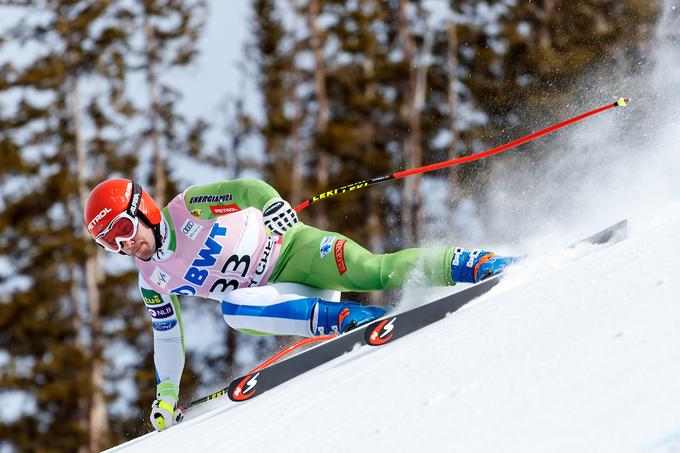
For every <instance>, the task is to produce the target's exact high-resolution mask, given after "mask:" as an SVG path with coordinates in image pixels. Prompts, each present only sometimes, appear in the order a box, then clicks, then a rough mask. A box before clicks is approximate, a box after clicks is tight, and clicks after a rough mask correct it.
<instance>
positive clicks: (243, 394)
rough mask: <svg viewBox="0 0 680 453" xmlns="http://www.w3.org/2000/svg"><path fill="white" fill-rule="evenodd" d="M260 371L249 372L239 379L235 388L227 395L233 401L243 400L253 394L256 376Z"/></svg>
mask: <svg viewBox="0 0 680 453" xmlns="http://www.w3.org/2000/svg"><path fill="white" fill-rule="evenodd" d="M259 375H260V373H257V374H256V375H254V376H253V375H252V374H249V375H248V376H246V377H244V378H243V379H241V382H239V383H238V385H237V386H236V388H234V390H233V391H232V392H231V394H230V395H229V397H230V398H231V399H232V400H233V401H245V400H247V399H249V398H251V397H252V396H253V395H255V392H256V390H255V386H256V385H257V377H258V376H259Z"/></svg>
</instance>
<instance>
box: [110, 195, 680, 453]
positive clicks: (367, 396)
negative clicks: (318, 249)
mask: <svg viewBox="0 0 680 453" xmlns="http://www.w3.org/2000/svg"><path fill="white" fill-rule="evenodd" d="M605 226H607V225H606V224H603V225H599V226H597V227H594V228H593V231H595V230H596V229H597V228H598V227H605ZM563 239H564V241H565V243H570V242H574V241H575V240H577V239H579V238H578V237H564V238H563ZM589 247H590V248H589ZM430 296H431V294H430ZM119 449H120V450H123V451H126V452H127V451H140V452H164V453H167V452H171V451H178V452H187V451H220V452H223V451H234V452H238V451H248V452H308V451H310V452H311V451H325V452H348V451H350V452H354V451H397V452H412V451H420V452H450V451H460V452H534V451H535V452H570V453H572V452H677V451H680V206H679V205H671V206H668V207H667V208H666V209H665V211H664V212H659V213H658V215H657V216H656V217H654V218H651V219H646V220H644V221H638V222H631V225H630V235H629V238H628V239H626V240H625V241H623V242H620V243H618V244H615V245H612V246H610V247H607V248H602V249H599V250H593V248H592V246H586V247H581V248H580V249H577V250H571V251H559V250H557V249H554V250H553V251H552V252H548V253H545V254H543V255H540V256H534V257H530V258H529V259H527V260H526V261H525V262H524V264H523V265H521V266H516V267H515V269H513V270H512V271H510V272H508V274H507V275H506V277H505V278H504V280H503V281H502V282H501V284H500V285H499V286H497V287H496V288H494V289H493V290H492V291H491V292H490V293H489V294H487V295H485V296H482V297H481V298H480V299H478V300H477V301H475V302H473V303H471V304H470V305H468V306H466V307H464V308H463V309H461V310H460V311H458V312H456V313H455V314H452V315H450V316H449V317H448V318H447V319H445V320H443V321H440V322H438V323H436V324H434V325H432V326H430V327H428V328H425V329H423V330H421V331H418V332H416V333H414V334H412V335H410V336H408V337H405V338H403V339H401V340H398V341H396V342H395V343H392V344H388V345H386V346H384V347H382V348H373V349H372V348H370V347H362V348H358V349H356V350H354V351H353V352H351V353H349V354H346V355H344V356H343V357H340V358H339V359H336V360H335V361H333V362H331V363H328V364H327V365H325V366H323V367H321V368H318V369H316V370H313V371H311V372H309V373H307V374H305V375H303V376H300V377H298V378H296V379H294V380H293V381H290V382H288V383H287V384H284V385H282V386H281V387H279V388H277V389H274V390H272V391H269V392H267V393H265V394H263V395H261V396H259V397H257V398H255V399H253V400H251V401H248V402H245V403H240V404H235V403H231V402H230V401H228V400H226V398H225V399H224V400H222V401H215V402H214V406H213V407H212V408H211V409H210V410H208V411H206V412H204V413H202V414H199V415H194V416H193V417H192V418H190V419H188V420H186V421H185V422H183V423H182V424H180V425H178V426H175V427H173V428H171V429H169V430H167V431H165V432H162V433H151V434H149V435H146V436H143V437H141V438H139V439H136V440H133V441H131V442H128V443H127V444H124V445H122V446H120V447H119Z"/></svg>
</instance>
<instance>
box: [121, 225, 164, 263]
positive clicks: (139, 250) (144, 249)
mask: <svg viewBox="0 0 680 453" xmlns="http://www.w3.org/2000/svg"><path fill="white" fill-rule="evenodd" d="M122 245H123V253H125V254H126V255H130V256H136V257H137V258H139V259H140V260H144V261H147V260H148V259H150V258H151V255H153V252H154V251H155V249H156V238H155V237H154V235H153V230H151V228H149V227H148V226H146V224H145V223H144V222H142V221H140V222H139V224H138V226H137V234H135V235H134V236H133V237H132V238H130V239H128V240H127V241H123V242H122Z"/></svg>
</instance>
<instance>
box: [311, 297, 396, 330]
mask: <svg viewBox="0 0 680 453" xmlns="http://www.w3.org/2000/svg"><path fill="white" fill-rule="evenodd" d="M388 311H389V308H387V307H376V306H370V305H369V306H365V305H360V304H358V303H357V302H330V301H327V300H321V299H320V300H319V302H317V304H316V306H315V307H314V311H313V313H312V332H314V334H315V335H328V334H330V333H333V332H335V333H344V332H349V331H350V330H352V329H355V328H357V327H359V326H361V325H363V324H366V323H368V322H371V321H373V320H374V319H378V318H380V317H381V316H383V315H384V314H385V313H387V312H388Z"/></svg>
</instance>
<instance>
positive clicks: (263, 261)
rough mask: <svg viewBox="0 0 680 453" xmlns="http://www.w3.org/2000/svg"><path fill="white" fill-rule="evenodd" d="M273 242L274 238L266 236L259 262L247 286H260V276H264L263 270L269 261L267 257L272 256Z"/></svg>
mask: <svg viewBox="0 0 680 453" xmlns="http://www.w3.org/2000/svg"><path fill="white" fill-rule="evenodd" d="M274 244H275V242H274V239H272V238H270V237H267V244H266V245H265V246H264V250H263V251H262V258H260V262H259V263H257V268H256V269H255V275H253V278H252V279H250V284H248V286H260V283H262V277H263V276H264V272H265V271H266V270H267V263H268V262H269V258H270V257H271V256H272V251H273V250H274Z"/></svg>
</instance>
